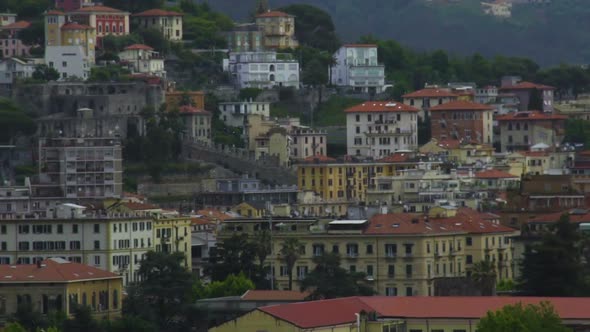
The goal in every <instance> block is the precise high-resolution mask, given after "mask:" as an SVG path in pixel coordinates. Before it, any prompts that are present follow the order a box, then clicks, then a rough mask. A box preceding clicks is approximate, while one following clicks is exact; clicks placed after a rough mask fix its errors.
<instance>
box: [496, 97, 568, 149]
mask: <svg viewBox="0 0 590 332" xmlns="http://www.w3.org/2000/svg"><path fill="white" fill-rule="evenodd" d="M549 91H550V90H549ZM566 119H567V116H565V115H558V114H546V113H542V112H539V111H522V112H517V113H512V114H506V115H503V116H499V117H497V118H496V120H497V122H498V126H499V128H500V133H501V135H500V137H499V143H500V149H501V151H502V152H511V151H520V150H524V151H528V150H529V149H530V148H531V147H532V146H534V145H536V144H541V143H543V144H546V145H548V147H557V146H559V144H561V142H562V141H563V138H564V135H565V121H566Z"/></svg>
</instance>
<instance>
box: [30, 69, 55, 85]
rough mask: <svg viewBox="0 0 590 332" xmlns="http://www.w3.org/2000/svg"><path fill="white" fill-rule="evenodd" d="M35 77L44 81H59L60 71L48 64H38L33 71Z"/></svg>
mask: <svg viewBox="0 0 590 332" xmlns="http://www.w3.org/2000/svg"><path fill="white" fill-rule="evenodd" d="M33 78H34V79H36V80H40V81H44V82H49V81H57V80H58V79H59V72H58V71H57V70H55V69H54V68H50V67H49V66H47V65H37V66H35V71H34V72H33Z"/></svg>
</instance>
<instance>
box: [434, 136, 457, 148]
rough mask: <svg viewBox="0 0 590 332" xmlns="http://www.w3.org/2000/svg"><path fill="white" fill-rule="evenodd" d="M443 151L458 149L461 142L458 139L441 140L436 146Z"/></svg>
mask: <svg viewBox="0 0 590 332" xmlns="http://www.w3.org/2000/svg"><path fill="white" fill-rule="evenodd" d="M436 145H438V146H439V147H441V148H443V149H457V148H459V147H460V146H461V141H460V140H458V139H450V138H449V139H441V140H439V141H438V143H437V144H436Z"/></svg>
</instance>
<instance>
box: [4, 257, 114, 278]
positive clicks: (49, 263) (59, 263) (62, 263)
mask: <svg viewBox="0 0 590 332" xmlns="http://www.w3.org/2000/svg"><path fill="white" fill-rule="evenodd" d="M0 276H2V278H0V284H6V283H23V282H24V283H39V282H55V283H64V282H72V281H82V280H101V279H120V278H121V276H119V275H118V274H115V273H112V272H109V271H105V270H101V269H97V268H95V267H92V266H88V265H85V264H79V263H72V262H69V261H66V260H63V259H61V258H49V259H46V260H44V261H42V262H41V266H38V265H37V264H19V265H0Z"/></svg>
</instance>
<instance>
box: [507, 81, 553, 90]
mask: <svg viewBox="0 0 590 332" xmlns="http://www.w3.org/2000/svg"><path fill="white" fill-rule="evenodd" d="M529 89H539V90H555V88H554V87H552V86H549V85H543V84H537V83H533V82H527V81H522V82H520V83H517V84H514V85H507V86H503V87H501V88H500V90H529Z"/></svg>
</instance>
